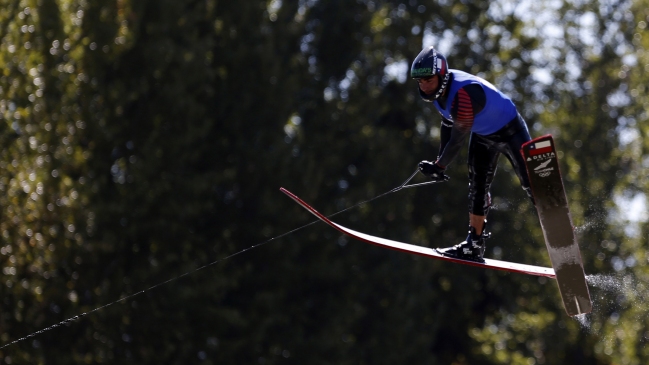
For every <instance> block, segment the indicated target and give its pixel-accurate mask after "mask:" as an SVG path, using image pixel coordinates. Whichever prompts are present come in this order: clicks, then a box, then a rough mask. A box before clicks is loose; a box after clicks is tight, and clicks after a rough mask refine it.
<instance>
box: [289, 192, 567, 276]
mask: <svg viewBox="0 0 649 365" xmlns="http://www.w3.org/2000/svg"><path fill="white" fill-rule="evenodd" d="M280 191H281V192H282V193H284V194H286V195H288V196H289V197H290V198H291V199H293V200H294V201H295V202H296V203H298V204H300V205H301V206H302V207H303V208H304V209H306V210H308V211H309V212H310V213H311V214H313V215H315V216H316V217H317V218H318V219H320V220H321V221H323V222H325V223H327V224H328V225H330V226H332V227H333V228H335V229H337V230H338V231H340V232H342V233H344V234H346V235H348V236H350V237H352V238H354V239H357V240H359V241H363V242H367V243H370V244H373V245H376V246H380V247H385V248H389V249H392V250H396V251H401V252H407V253H412V254H416V255H420V256H426V257H430V258H435V259H439V260H444V261H451V262H455V263H458V264H464V265H469V266H476V267H482V268H487V269H494V270H501V271H508V272H513V273H519V274H527V275H533V276H544V277H548V278H554V277H555V274H554V270H553V269H551V268H548V267H540V266H532V265H525V264H517V263H513V262H506V261H500V260H492V259H485V262H484V263H480V262H474V261H467V260H460V259H455V258H452V257H447V256H443V255H441V254H439V253H437V252H436V251H435V250H434V249H432V248H429V247H423V246H417V245H412V244H409V243H403V242H398V241H392V240H388V239H385V238H380V237H376V236H371V235H369V234H365V233H361V232H357V231H354V230H351V229H349V228H346V227H343V226H341V225H340V224H337V223H334V222H332V221H331V220H330V219H329V218H327V217H325V216H324V215H322V214H321V213H320V212H318V211H317V210H315V209H314V208H313V207H311V206H310V205H309V204H307V203H306V202H305V201H304V200H302V199H300V198H299V197H298V196H297V195H295V194H293V193H291V192H290V191H288V190H286V189H284V188H280Z"/></svg>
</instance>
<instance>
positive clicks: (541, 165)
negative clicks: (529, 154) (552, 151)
mask: <svg viewBox="0 0 649 365" xmlns="http://www.w3.org/2000/svg"><path fill="white" fill-rule="evenodd" d="M551 161H552V160H547V161H545V162H543V163H542V164H540V165H538V166H537V167H536V168H535V169H534V170H540V169H544V168H546V167H547V166H548V165H549V164H550V162H551Z"/></svg>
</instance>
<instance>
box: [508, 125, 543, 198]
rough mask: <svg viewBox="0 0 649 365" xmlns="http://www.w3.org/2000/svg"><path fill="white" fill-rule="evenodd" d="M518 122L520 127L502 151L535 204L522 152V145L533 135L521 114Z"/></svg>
mask: <svg viewBox="0 0 649 365" xmlns="http://www.w3.org/2000/svg"><path fill="white" fill-rule="evenodd" d="M518 122H519V125H520V129H519V130H518V132H516V133H514V134H513V135H512V136H511V137H510V138H509V139H508V140H507V142H506V144H505V145H504V147H505V148H504V150H503V151H502V152H503V154H504V155H505V156H506V157H507V159H508V160H509V162H510V163H511V164H512V167H513V168H514V171H515V172H516V175H517V176H518V179H519V180H520V182H521V186H522V187H523V190H525V192H526V193H527V196H528V197H529V198H530V200H531V201H532V204H534V203H535V202H534V197H533V196H532V190H531V189H530V179H529V175H528V174H527V167H526V164H525V160H524V159H523V154H522V153H521V146H522V145H523V144H524V143H525V142H527V141H530V140H531V139H532V137H530V132H529V131H528V129H527V125H526V124H525V121H524V120H523V118H522V117H521V116H520V115H519V117H518Z"/></svg>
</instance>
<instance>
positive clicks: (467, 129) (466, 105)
mask: <svg viewBox="0 0 649 365" xmlns="http://www.w3.org/2000/svg"><path fill="white" fill-rule="evenodd" d="M485 103H486V95H485V92H484V90H482V86H480V85H474V84H471V85H467V86H465V87H463V88H461V89H460V90H458V92H457V94H456V95H455V99H454V100H453V103H452V104H451V116H452V117H453V120H454V121H455V122H454V123H453V126H452V127H451V132H450V137H449V138H448V140H447V142H446V143H445V144H443V148H442V152H441V153H440V156H439V158H438V159H437V164H438V165H440V166H442V167H446V166H448V165H449V164H450V163H451V162H452V161H453V159H455V157H456V156H457V155H458V153H459V152H460V149H461V148H462V145H464V141H465V140H466V137H468V136H469V135H470V134H471V129H472V128H473V122H474V117H475V115H477V114H478V113H480V112H481V111H482V109H484V106H485ZM442 142H444V141H443V137H442Z"/></svg>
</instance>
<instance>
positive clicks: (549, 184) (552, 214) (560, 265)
mask: <svg viewBox="0 0 649 365" xmlns="http://www.w3.org/2000/svg"><path fill="white" fill-rule="evenodd" d="M521 153H522V154H523V157H524V159H525V163H526V166H527V173H528V175H529V178H530V186H531V189H532V195H533V196H534V200H535V203H536V210H537V212H538V214H539V220H540V221H541V228H542V229H543V237H544V238H545V244H546V246H547V248H548V253H549V254H550V261H551V262H552V267H553V268H554V271H555V273H556V279H557V284H558V285H559V291H560V292H561V298H562V299H563V305H564V307H565V309H566V313H568V315H570V316H575V315H578V314H584V313H588V312H590V311H591V310H592V303H591V300H590V294H589V292H588V284H587V283H586V276H585V274H584V266H583V263H582V260H581V253H580V251H579V245H578V243H577V238H576V236H575V232H574V227H573V225H572V219H571V217H570V210H569V207H568V199H567V197H566V193H565V190H564V188H563V180H562V179H561V172H560V171H559V162H558V160H557V154H556V150H555V147H554V140H553V139H552V136H551V135H545V136H541V137H538V138H535V139H533V140H531V141H529V142H527V143H525V144H524V145H523V146H522V147H521Z"/></svg>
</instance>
